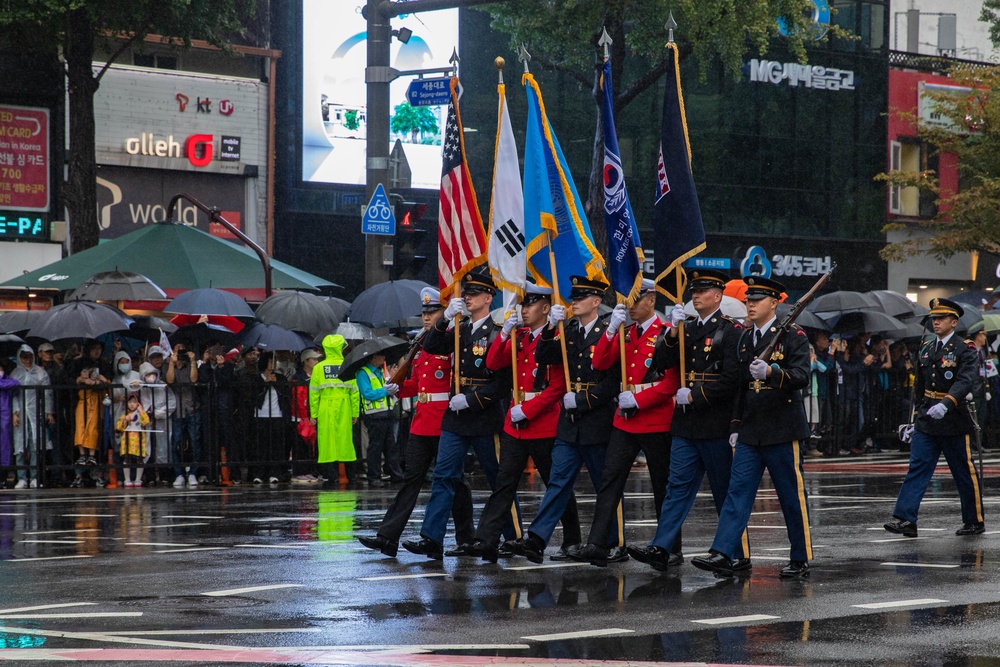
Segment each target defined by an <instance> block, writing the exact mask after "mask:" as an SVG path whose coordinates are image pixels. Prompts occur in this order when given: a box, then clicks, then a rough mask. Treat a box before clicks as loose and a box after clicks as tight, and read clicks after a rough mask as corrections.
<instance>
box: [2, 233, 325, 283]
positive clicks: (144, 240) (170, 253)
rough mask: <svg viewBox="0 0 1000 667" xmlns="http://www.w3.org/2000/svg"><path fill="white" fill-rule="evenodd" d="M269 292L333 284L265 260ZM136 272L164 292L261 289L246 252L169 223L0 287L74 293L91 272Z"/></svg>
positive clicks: (255, 264) (258, 269)
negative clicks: (270, 284)
mask: <svg viewBox="0 0 1000 667" xmlns="http://www.w3.org/2000/svg"><path fill="white" fill-rule="evenodd" d="M271 269H272V280H273V286H274V288H275V289H279V288H280V289H300V290H315V289H318V288H319V287H321V286H330V285H334V286H335V283H332V282H330V281H329V280H324V279H323V278H320V277H318V276H314V275H312V274H310V273H307V272H305V271H301V270H299V269H296V268H295V267H293V266H290V265H288V264H285V263H283V262H278V261H276V260H273V259H272V260H271ZM103 271H132V272H136V273H141V274H142V275H144V276H146V277H147V278H149V279H150V280H151V281H153V282H154V283H155V284H156V285H159V286H160V288H162V289H164V290H190V289H198V288H203V287H216V288H219V289H253V288H260V289H263V287H264V268H263V267H262V266H261V264H260V260H259V259H258V258H257V255H256V254H254V252H253V251H252V250H250V249H249V248H245V247H243V246H238V245H236V244H235V243H232V242H230V241H226V240H224V239H220V238H216V237H215V236H212V235H211V234H207V233H205V232H203V231H201V230H198V229H195V228H193V227H188V226H186V225H181V224H177V223H173V222H159V223H155V224H150V225H146V226H145V227H143V228H141V229H138V230H136V231H134V232H131V233H129V234H126V235H125V236H120V237H118V238H116V239H113V240H111V241H108V242H106V243H102V244H100V245H98V246H95V247H93V248H89V249H88V250H84V251H82V252H78V253H75V254H73V255H70V256H69V257H67V258H66V259H63V260H60V261H58V262H53V263H52V264H49V265H48V266H43V267H42V268H40V269H36V270H35V271H31V272H30V273H25V274H24V275H20V276H17V277H16V278H11V279H10V280H8V281H7V282H5V283H0V287H35V288H46V287H48V288H54V289H58V290H68V289H75V288H77V287H79V286H80V285H82V284H83V283H84V282H86V281H87V279H89V278H90V277H91V276H93V275H94V274H95V273H101V272H103Z"/></svg>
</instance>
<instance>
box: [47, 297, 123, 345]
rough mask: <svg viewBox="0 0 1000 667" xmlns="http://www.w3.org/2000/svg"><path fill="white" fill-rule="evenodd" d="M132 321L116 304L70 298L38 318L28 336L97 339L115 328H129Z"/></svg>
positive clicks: (121, 329) (118, 329) (51, 338)
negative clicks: (67, 301)
mask: <svg viewBox="0 0 1000 667" xmlns="http://www.w3.org/2000/svg"><path fill="white" fill-rule="evenodd" d="M130 324H132V320H131V319H130V318H129V317H128V315H126V314H125V313H123V312H122V311H120V310H118V309H117V308H115V307H114V306H111V305H109V304H106V303H95V302H93V301H70V302H69V303H64V304H62V305H61V306H55V307H54V308H52V309H51V310H47V311H45V314H44V315H42V316H41V317H40V318H38V321H37V322H35V325H34V326H33V327H31V329H30V330H29V331H28V337H29V338H41V339H43V340H61V339H64V338H97V337H98V336H103V335H104V334H106V333H111V332H112V331H127V330H128V328H129V325H130Z"/></svg>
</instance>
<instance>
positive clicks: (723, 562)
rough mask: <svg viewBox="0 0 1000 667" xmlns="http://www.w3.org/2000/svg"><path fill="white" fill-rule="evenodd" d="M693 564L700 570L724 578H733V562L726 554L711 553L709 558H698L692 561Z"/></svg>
mask: <svg viewBox="0 0 1000 667" xmlns="http://www.w3.org/2000/svg"><path fill="white" fill-rule="evenodd" d="M691 564H692V565H694V566H695V567H696V568H698V569H699V570H707V571H708V572H714V573H715V574H718V575H721V576H723V577H731V576H733V561H731V560H730V559H729V556H726V555H725V554H720V553H711V554H709V555H708V556H698V557H697V558H692V559H691Z"/></svg>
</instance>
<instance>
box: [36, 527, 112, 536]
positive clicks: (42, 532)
mask: <svg viewBox="0 0 1000 667" xmlns="http://www.w3.org/2000/svg"><path fill="white" fill-rule="evenodd" d="M97 530H98V529H97V528H71V529H70V530H35V531H31V532H28V533H22V535H58V534H60V533H92V532H96V531H97Z"/></svg>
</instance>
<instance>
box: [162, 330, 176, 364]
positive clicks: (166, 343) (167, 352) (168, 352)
mask: <svg viewBox="0 0 1000 667" xmlns="http://www.w3.org/2000/svg"><path fill="white" fill-rule="evenodd" d="M160 347H162V348H163V358H164V359H169V358H170V357H172V356H174V349H173V348H172V347H170V339H169V338H167V334H166V332H165V331H164V330H163V329H160Z"/></svg>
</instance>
